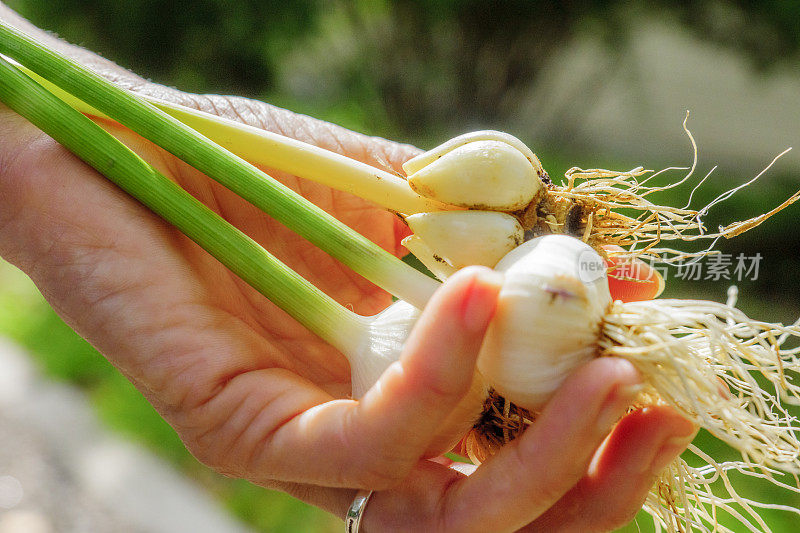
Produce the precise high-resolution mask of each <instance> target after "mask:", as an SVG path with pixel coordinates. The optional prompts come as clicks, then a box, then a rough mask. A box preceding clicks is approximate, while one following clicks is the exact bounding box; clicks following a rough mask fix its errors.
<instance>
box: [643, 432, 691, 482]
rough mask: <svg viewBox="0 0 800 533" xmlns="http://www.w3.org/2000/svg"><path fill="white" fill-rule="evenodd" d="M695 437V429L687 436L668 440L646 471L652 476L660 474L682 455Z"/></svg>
mask: <svg viewBox="0 0 800 533" xmlns="http://www.w3.org/2000/svg"><path fill="white" fill-rule="evenodd" d="M695 435H697V429H693V430H692V432H691V433H690V434H688V435H682V436H673V437H670V438H668V439H667V440H666V441H664V444H663V445H662V446H661V448H660V449H659V450H658V453H656V455H655V457H654V458H653V462H652V463H650V466H649V468H648V470H649V471H650V472H652V473H653V474H660V473H661V472H662V471H663V470H664V469H665V468H667V467H668V466H669V465H670V464H671V463H672V462H673V461H674V460H675V459H676V458H677V457H678V456H679V455H680V454H681V453H683V450H684V449H685V448H686V447H687V446H688V445H689V444H691V442H692V441H693V440H694V437H695Z"/></svg>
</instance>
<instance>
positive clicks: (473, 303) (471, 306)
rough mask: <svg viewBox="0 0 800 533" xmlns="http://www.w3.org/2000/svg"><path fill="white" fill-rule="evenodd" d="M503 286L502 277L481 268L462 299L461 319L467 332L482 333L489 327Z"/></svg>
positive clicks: (499, 274) (497, 273)
mask: <svg viewBox="0 0 800 533" xmlns="http://www.w3.org/2000/svg"><path fill="white" fill-rule="evenodd" d="M502 285H503V275H502V274H501V273H499V272H495V271H494V270H490V269H488V268H482V269H481V270H480V273H478V275H477V276H476V277H475V279H474V280H473V282H472V284H471V286H470V287H469V292H468V294H467V296H466V298H465V299H464V304H463V307H462V311H461V319H462V321H463V324H464V327H465V329H466V330H467V331H483V330H484V329H486V326H488V325H489V321H490V320H491V319H492V316H494V312H495V308H496V307H497V293H498V292H499V291H500V287H501V286H502Z"/></svg>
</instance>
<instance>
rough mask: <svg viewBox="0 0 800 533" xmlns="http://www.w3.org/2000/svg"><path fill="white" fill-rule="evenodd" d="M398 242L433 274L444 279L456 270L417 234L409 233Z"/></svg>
mask: <svg viewBox="0 0 800 533" xmlns="http://www.w3.org/2000/svg"><path fill="white" fill-rule="evenodd" d="M400 244H402V245H403V246H405V247H406V248H407V249H408V251H409V252H411V253H412V254H414V256H415V257H416V258H417V259H419V260H420V262H422V264H423V265H425V268H427V269H428V270H430V271H431V272H432V273H433V275H434V276H436V277H437V278H439V279H440V280H442V281H444V280H446V279H447V278H449V277H450V276H452V275H453V274H454V273H455V272H456V270H457V269H456V268H453V267H452V266H451V265H450V264H449V263H448V262H447V261H446V260H445V259H444V258H443V257H442V256H440V255H438V254H436V253H435V252H434V250H433V249H432V248H431V247H430V246H428V243H426V242H425V241H424V240H423V239H421V238H420V237H419V236H417V235H409V236H408V237H406V238H405V239H403V240H402V241H400Z"/></svg>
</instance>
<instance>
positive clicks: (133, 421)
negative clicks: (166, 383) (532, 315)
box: [0, 0, 800, 532]
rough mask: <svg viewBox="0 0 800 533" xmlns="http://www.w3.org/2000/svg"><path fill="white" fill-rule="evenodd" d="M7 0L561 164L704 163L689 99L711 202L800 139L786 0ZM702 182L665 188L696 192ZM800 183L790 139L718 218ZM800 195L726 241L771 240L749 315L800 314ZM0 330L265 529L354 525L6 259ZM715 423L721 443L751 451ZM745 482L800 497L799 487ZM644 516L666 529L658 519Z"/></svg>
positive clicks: (273, 93)
mask: <svg viewBox="0 0 800 533" xmlns="http://www.w3.org/2000/svg"><path fill="white" fill-rule="evenodd" d="M7 4H8V5H9V6H10V7H11V8H13V9H15V10H17V11H18V12H19V13H21V14H22V15H23V16H25V17H27V18H28V19H30V20H31V21H32V22H34V23H35V24H36V25H37V26H39V27H42V28H45V29H48V30H51V31H54V32H56V33H58V34H59V35H60V36H62V37H63V38H65V39H67V40H69V41H71V42H74V43H77V44H80V45H83V46H85V47H87V48H89V49H91V50H94V51H97V52H99V53H101V54H102V55H104V56H105V57H107V58H109V59H111V60H113V61H115V62H117V63H119V64H121V65H122V66H125V67H127V68H129V69H131V70H133V71H135V72H136V73H138V74H140V75H142V76H145V77H147V78H150V79H152V80H154V81H156V82H159V83H163V84H166V85H171V86H176V87H178V88H180V89H183V90H186V91H192V92H211V93H226V94H237V95H242V96H249V97H253V98H258V99H262V100H265V101H267V102H270V103H273V104H275V105H279V106H282V107H286V108H288V109H291V110H294V111H297V112H301V113H307V114H310V115H313V116H316V117H318V118H322V119H326V120H330V121H333V122H336V123H339V124H342V125H344V126H346V127H349V128H352V129H356V130H359V131H362V132H365V133H369V134H373V135H381V136H385V137H389V138H393V139H396V140H400V141H404V142H411V143H414V144H417V145H419V146H421V147H432V146H433V145H434V144H436V143H438V142H441V141H443V140H445V139H447V138H449V137H450V136H452V135H455V134H458V133H462V132H464V131H468V130H473V129H479V128H491V129H500V130H506V131H509V132H511V133H513V134H515V135H517V136H518V137H520V138H522V139H523V140H524V141H526V142H527V143H528V144H529V145H530V146H531V147H532V148H533V149H534V151H536V152H537V153H538V155H539V156H540V158H541V160H542V162H543V164H544V165H545V167H546V168H547V170H548V171H549V172H550V174H551V176H553V177H554V178H555V179H556V181H558V179H559V176H561V175H563V172H564V171H565V170H566V169H568V168H569V167H572V166H581V167H584V168H589V167H601V168H613V169H620V170H622V169H628V168H633V167H635V166H638V165H643V166H645V167H647V168H653V169H659V168H662V167H666V166H672V165H676V166H688V165H689V164H690V163H691V149H690V146H689V143H688V140H687V138H686V137H685V134H684V133H683V130H682V128H681V122H682V120H683V118H684V113H685V110H686V109H690V110H691V113H692V114H691V118H690V120H689V127H690V129H692V131H693V133H694V134H695V137H696V138H697V141H698V145H699V154H700V159H699V163H698V169H697V173H696V177H697V178H698V179H699V178H700V177H702V176H704V175H705V174H706V173H707V172H708V171H709V170H711V169H712V167H714V166H715V165H719V167H718V168H717V169H716V170H715V172H714V174H713V175H712V177H711V178H710V179H709V180H708V181H707V182H706V183H705V184H704V186H703V188H701V189H700V190H699V191H697V192H696V193H695V195H694V200H693V206H699V205H702V204H703V203H704V202H708V201H710V200H711V199H713V198H714V197H716V195H718V194H719V193H721V192H723V191H725V190H727V189H730V188H731V187H733V186H735V185H736V184H739V183H741V182H743V181H746V180H747V179H749V178H750V177H752V176H753V175H755V174H757V173H758V171H760V170H761V169H762V168H764V167H765V166H766V165H767V164H768V163H769V162H770V161H771V160H772V158H773V157H774V156H775V155H777V154H778V153H779V152H781V151H782V150H783V149H785V148H786V147H788V146H791V145H793V144H794V145H798V144H800V69H798V68H797V66H798V59H800V55H799V54H798V49H799V48H800V3H797V2H792V1H787V0H770V1H756V0H737V1H733V0H719V1H702V0H697V1H650V2H622V1H599V0H597V1H586V2H572V1H567V2H536V1H521V0H520V1H509V2H486V1H462V2H459V1H454V0H420V1H410V0H400V1H396V2H385V1H380V0H359V1H353V2H344V1H306V0H296V1H291V2H286V1H266V0H249V1H238V2H228V1H222V0H193V1H188V0H176V1H170V2H163V1H156V0H127V1H125V2H112V1H110V0H48V1H46V2H42V1H36V0H10V1H7ZM682 175H683V172H682V171H676V172H673V173H672V174H670V175H669V176H668V177H666V178H665V179H677V177H679V176H682ZM696 182H697V181H694V182H693V183H692V184H691V185H689V186H688V187H686V188H682V189H679V190H672V191H669V193H664V194H663V195H662V197H661V198H659V201H661V203H665V204H670V205H683V204H685V203H686V201H687V198H688V195H689V193H690V192H691V188H692V186H693V185H694V183H696ZM797 189H800V154H798V153H797V152H790V154H788V155H787V156H786V157H784V158H782V159H781V160H780V161H778V163H777V164H776V165H775V166H774V167H773V169H771V170H770V171H769V172H768V173H767V174H766V175H765V176H764V177H763V178H762V179H761V180H760V181H759V183H758V184H756V185H754V186H753V187H750V188H748V189H745V190H744V191H742V192H741V193H739V194H738V195H736V196H734V197H733V198H732V199H730V200H728V201H727V202H726V203H725V204H723V205H722V206H720V207H719V208H717V209H716V210H715V211H713V212H712V213H710V214H709V216H708V217H707V219H706V220H707V223H708V227H709V228H712V229H713V228H716V226H717V225H719V224H724V223H728V222H731V221H734V220H741V219H744V218H749V217H751V216H754V215H757V214H760V213H762V212H766V211H768V210H769V209H771V208H772V207H773V206H775V205H777V204H779V203H780V202H781V201H783V199H785V198H786V197H788V196H789V195H790V194H791V193H793V192H794V191H795V190H797ZM798 209H800V207H798V206H795V207H794V208H790V209H787V210H785V211H784V212H782V213H780V214H778V215H776V216H775V217H774V218H773V219H771V220H770V221H769V222H767V223H766V224H765V225H764V226H762V227H760V228H758V229H756V230H754V231H752V232H750V233H747V234H745V235H743V236H741V237H739V238H737V239H735V240H733V241H725V242H720V243H718V248H719V249H720V250H722V251H723V252H724V253H730V254H733V256H734V257H735V256H736V255H737V254H740V253H742V254H745V255H746V256H748V257H750V256H753V255H755V254H756V253H759V254H761V256H762V259H761V262H760V270H759V274H758V278H757V279H749V278H748V279H745V280H743V281H741V282H737V284H738V285H739V289H740V294H741V297H740V301H739V306H740V307H741V308H742V309H743V310H744V311H745V312H747V313H748V314H750V315H751V316H756V317H759V318H763V319H768V320H774V321H782V322H792V321H794V319H795V318H796V317H797V316H798V315H800V289H798V287H797V285H796V284H795V281H796V279H797V273H798V272H800V255H798V248H799V247H800V228H799V227H798V226H797V225H795V224H794V223H793V222H794V220H795V219H796V218H797V217H796V216H795V213H796V212H797V210H798ZM751 277H752V276H751ZM668 278H669V279H668V283H667V290H666V293H665V296H667V297H692V298H709V299H715V300H722V299H724V298H725V291H726V288H727V286H728V284H730V283H731V282H730V281H727V280H716V281H712V280H700V281H691V282H685V281H681V280H678V279H674V278H675V277H674V272H672V273H671V274H670V275H668ZM0 334H4V335H6V336H9V337H10V338H12V339H14V340H16V341H18V342H19V343H20V344H22V345H23V346H25V347H27V348H28V349H29V350H30V351H31V352H32V353H33V354H34V355H35V357H36V358H37V362H38V363H39V364H40V366H41V367H42V368H43V369H44V370H45V371H46V372H47V373H48V374H49V375H51V376H53V377H56V378H58V379H62V380H65V381H68V382H71V383H74V384H75V385H77V386H79V387H81V388H83V389H85V390H86V391H87V392H88V394H89V395H90V396H91V397H92V398H93V399H94V401H95V405H96V408H97V410H98V412H99V413H100V415H101V416H102V418H103V419H104V420H105V421H107V423H108V424H109V425H110V426H111V427H113V428H115V429H117V430H119V431H120V432H123V433H124V434H127V435H128V436H129V437H130V438H131V439H133V440H137V441H140V442H142V443H144V444H145V445H147V446H148V447H149V448H150V449H152V450H154V451H156V452H157V453H159V454H160V455H162V456H164V457H166V458H168V459H170V460H171V461H173V462H174V463H175V464H176V465H178V466H179V467H180V468H182V469H183V470H184V471H186V472H187V473H188V474H189V475H190V476H192V477H194V478H195V479H197V480H198V483H200V484H202V485H204V486H205V487H207V488H208V490H209V491H211V492H212V493H214V494H215V495H217V496H218V497H219V499H220V500H221V501H222V502H224V504H225V505H226V506H227V507H228V508H230V510H231V512H232V513H234V514H235V515H236V516H238V517H239V518H240V519H242V520H243V521H245V522H247V523H249V524H251V525H252V526H253V527H254V528H256V529H257V530H259V531H330V530H336V529H337V528H339V527H341V525H340V523H338V522H337V521H335V520H333V519H331V518H330V517H328V516H327V515H325V514H324V513H322V512H320V511H317V510H315V509H312V508H309V507H307V506H305V505H303V504H300V503H298V502H296V501H294V500H292V499H291V498H288V497H286V496H283V495H281V494H277V493H272V492H269V491H265V490H263V489H259V488H257V487H254V486H252V485H249V484H247V483H245V482H242V481H233V480H229V479H223V478H221V477H219V476H216V475H214V474H212V473H209V472H208V471H207V470H206V469H205V468H204V467H202V466H201V465H199V464H198V463H197V462H196V461H195V460H194V459H193V458H192V457H191V456H190V455H189V454H188V453H187V452H186V451H185V450H184V448H183V446H182V445H181V443H180V442H179V440H178V439H177V437H176V436H175V435H174V434H173V432H172V431H171V430H170V428H169V427H168V426H167V425H166V424H165V423H164V422H163V421H161V419H160V418H159V417H158V416H157V415H156V414H155V412H154V411H153V410H152V408H150V407H149V405H148V404H146V402H144V400H143V399H142V397H141V396H140V395H139V394H138V392H136V391H135V389H134V388H133V387H132V386H131V385H130V384H128V383H127V381H125V380H124V378H122V377H121V376H120V375H119V374H118V373H117V372H116V371H115V370H114V369H113V368H112V367H111V366H110V365H109V364H108V363H107V362H106V361H105V360H104V359H103V358H102V357H101V356H99V355H98V354H97V353H95V352H94V351H93V350H92V348H91V347H90V346H88V345H87V344H86V343H85V342H84V341H82V340H81V339H79V338H78V337H76V336H75V334H74V333H72V332H71V330H69V328H68V327H66V326H65V325H64V324H63V323H62V322H61V321H60V320H59V319H58V318H57V316H56V315H55V314H54V313H53V311H52V310H50V309H49V307H48V306H47V304H46V303H44V302H43V300H42V299H41V297H40V296H38V294H37V293H36V291H35V288H33V287H32V286H31V285H30V283H29V282H28V281H27V279H26V278H25V277H24V276H23V275H21V274H20V273H19V272H18V271H16V270H14V269H13V268H11V267H9V266H8V265H3V266H2V268H0ZM702 438H703V442H704V446H706V448H705V449H707V450H711V451H712V453H713V454H715V455H716V456H718V457H733V455H731V454H730V453H729V452H728V451H727V450H724V449H723V448H722V447H721V446H719V445H717V444H715V443H713V442H712V441H711V439H708V438H705V437H702ZM747 490H752V491H753V494H755V495H756V498H757V499H762V500H764V501H769V502H778V501H780V502H782V503H785V504H789V505H793V506H795V507H797V506H800V498H798V497H797V496H788V495H787V494H785V493H780V492H778V491H775V490H772V489H770V488H764V487H761V486H757V485H752V487H748V489H747ZM764 515H765V516H768V523H769V524H770V525H771V526H772V527H773V529H774V530H775V531H786V532H790V531H798V530H800V527H798V525H797V524H798V522H800V521H799V520H798V519H797V517H796V516H794V517H792V516H790V515H785V514H779V513H772V512H768V511H765V512H764ZM639 523H640V525H641V527H642V530H645V531H646V530H648V527H647V525H646V524H647V520H645V519H641V520H639ZM635 527H636V526H632V528H631V529H630V530H631V531H636V529H635Z"/></svg>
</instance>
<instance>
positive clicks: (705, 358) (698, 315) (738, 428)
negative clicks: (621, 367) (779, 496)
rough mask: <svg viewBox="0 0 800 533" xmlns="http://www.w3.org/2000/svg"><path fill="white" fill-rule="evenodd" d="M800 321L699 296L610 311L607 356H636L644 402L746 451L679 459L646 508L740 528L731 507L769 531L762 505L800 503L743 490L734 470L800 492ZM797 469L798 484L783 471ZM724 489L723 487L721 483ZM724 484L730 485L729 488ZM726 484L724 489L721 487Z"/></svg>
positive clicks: (670, 526) (679, 519) (700, 524)
mask: <svg viewBox="0 0 800 533" xmlns="http://www.w3.org/2000/svg"><path fill="white" fill-rule="evenodd" d="M798 338H800V325H798V323H795V324H794V325H791V326H784V325H781V324H771V323H766V322H760V321H757V320H753V319H750V318H749V317H747V316H746V315H745V314H744V313H743V312H741V311H740V310H738V309H736V308H735V307H733V306H731V305H728V304H722V303H717V302H707V301H696V300H654V301H647V302H627V303H622V302H615V303H613V304H612V305H611V306H610V308H609V311H608V313H607V314H606V316H605V319H604V324H603V330H602V339H601V341H600V343H599V345H600V347H601V349H602V355H609V356H616V357H622V358H624V359H627V360H628V361H631V362H632V363H633V364H634V365H635V366H636V367H637V369H638V370H639V371H640V372H641V373H642V376H643V379H644V381H645V383H646V385H647V390H646V391H645V393H644V398H647V401H646V402H645V404H652V403H661V402H663V403H666V404H668V405H671V406H672V407H674V408H675V409H677V410H678V411H680V412H681V413H683V414H684V415H685V416H686V417H687V418H689V419H691V420H693V421H694V422H695V423H697V424H698V425H699V426H701V427H703V428H705V429H706V430H708V431H709V432H710V433H711V434H713V435H714V436H715V437H717V438H719V439H720V440H722V441H724V442H725V443H727V444H728V445H730V446H731V447H733V448H734V449H736V450H738V451H739V452H740V453H741V456H742V460H741V461H737V462H728V463H723V464H719V463H717V462H716V461H715V460H714V459H713V458H712V457H710V456H708V455H707V454H705V453H703V452H702V451H701V450H699V449H698V448H696V447H694V446H692V447H690V450H691V451H692V452H693V453H694V454H695V455H696V456H698V457H699V458H700V459H702V461H703V462H705V463H706V464H705V466H703V467H701V468H693V467H690V466H689V465H688V464H687V463H686V462H685V461H683V460H682V459H678V460H677V461H675V462H673V464H672V465H671V466H670V467H669V468H668V469H667V470H665V472H664V473H663V474H662V475H661V478H660V479H659V481H658V482H657V483H656V485H655V486H654V488H653V490H652V491H651V493H650V497H649V498H648V501H647V503H646V504H645V510H646V511H647V512H648V513H649V514H651V516H653V518H654V520H655V522H656V524H657V525H658V526H659V527H664V528H666V529H667V531H670V532H678V531H689V530H696V531H731V530H730V529H728V528H726V527H724V526H722V525H721V524H719V522H718V518H717V516H718V515H717V514H718V513H722V512H724V513H726V514H728V515H730V516H731V517H733V518H734V519H735V520H736V521H737V522H739V523H740V524H742V525H743V526H745V527H746V528H747V529H748V530H749V531H755V532H757V531H769V527H768V526H767V525H766V523H764V521H763V519H762V518H761V517H760V516H759V515H758V513H757V511H756V509H758V508H779V509H783V510H786V511H791V512H794V513H797V514H800V511H798V510H797V509H795V508H792V507H787V506H780V505H771V504H764V503H758V502H755V501H752V500H749V499H747V498H744V497H742V496H740V495H739V494H738V493H737V492H736V490H735V489H734V487H733V484H732V483H731V480H730V478H729V476H728V472H729V471H732V470H733V471H736V472H738V473H741V474H743V475H746V476H750V477H755V478H761V479H764V480H766V481H768V482H770V483H773V484H776V485H778V486H780V487H782V488H786V489H789V490H792V491H794V492H798V493H800V483H798V478H797V475H798V473H800V440H798V435H800V420H798V419H797V417H796V416H794V415H792V414H791V413H790V412H789V411H788V410H787V408H786V405H800V385H798V378H800V357H798V354H800V347H793V348H792V347H788V346H787V343H788V341H789V340H790V339H795V340H797V339H798ZM787 475H788V476H791V477H792V479H793V482H794V484H793V485H791V484H789V483H784V482H782V481H779V480H778V478H777V476H787ZM712 485H715V486H717V487H718V488H717V492H715V491H714V490H712ZM720 487H721V489H720ZM720 490H722V491H723V492H724V494H723V495H719V494H718V492H719V491H720Z"/></svg>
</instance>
